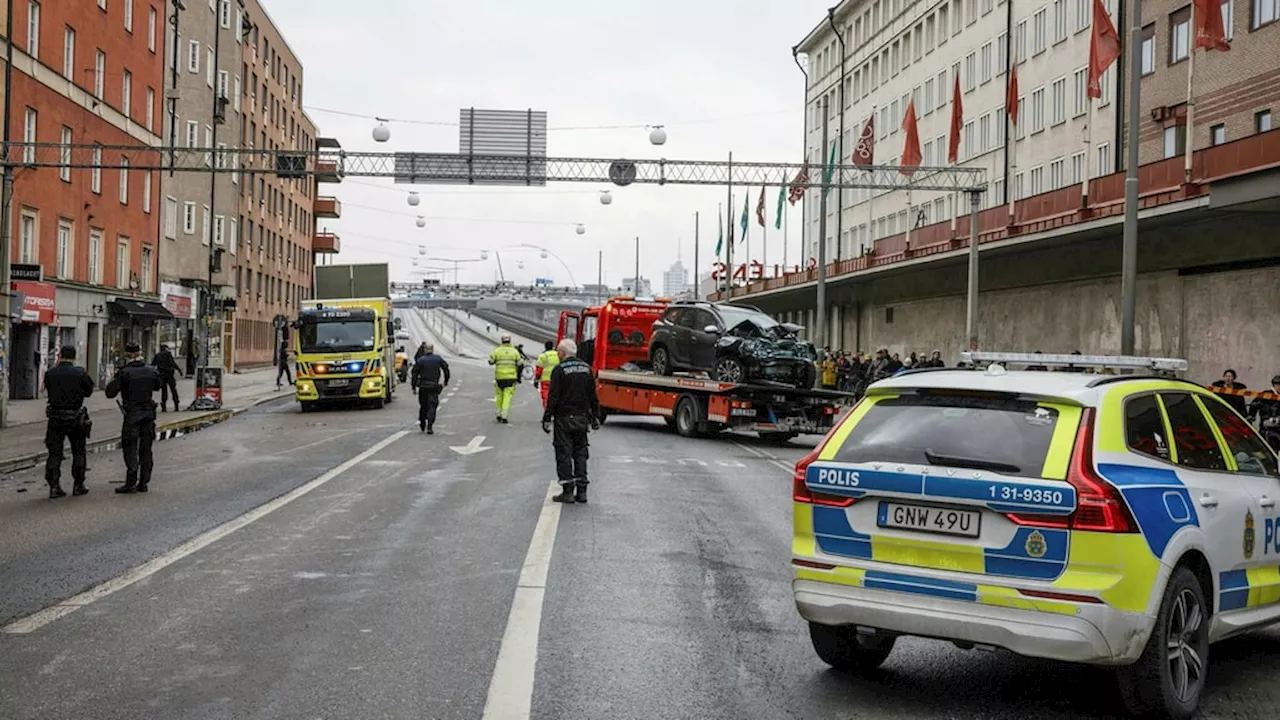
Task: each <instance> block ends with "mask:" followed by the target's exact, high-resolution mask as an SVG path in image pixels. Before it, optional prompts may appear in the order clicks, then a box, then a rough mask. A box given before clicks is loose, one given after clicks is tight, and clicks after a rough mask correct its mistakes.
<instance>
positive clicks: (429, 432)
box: [427, 425, 436, 435]
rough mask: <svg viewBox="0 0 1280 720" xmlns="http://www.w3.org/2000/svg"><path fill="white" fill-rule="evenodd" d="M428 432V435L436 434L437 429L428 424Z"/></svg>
mask: <svg viewBox="0 0 1280 720" xmlns="http://www.w3.org/2000/svg"><path fill="white" fill-rule="evenodd" d="M427 434H428V435H435V434H436V429H435V428H434V427H432V426H430V425H428V426H427Z"/></svg>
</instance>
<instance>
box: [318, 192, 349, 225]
mask: <svg viewBox="0 0 1280 720" xmlns="http://www.w3.org/2000/svg"><path fill="white" fill-rule="evenodd" d="M314 211H315V216H316V217H317V218H327V219H329V220H337V219H338V218H340V217H342V203H341V202H339V201H338V198H336V197H329V196H328V195H317V196H316V204H315V208H314Z"/></svg>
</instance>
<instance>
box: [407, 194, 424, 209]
mask: <svg viewBox="0 0 1280 720" xmlns="http://www.w3.org/2000/svg"><path fill="white" fill-rule="evenodd" d="M420 202H422V198H420V197H418V193H416V192H411V193H409V206H410V207H418V203H420Z"/></svg>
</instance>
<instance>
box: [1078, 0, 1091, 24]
mask: <svg viewBox="0 0 1280 720" xmlns="http://www.w3.org/2000/svg"><path fill="white" fill-rule="evenodd" d="M1075 2H1076V32H1084V31H1085V30H1088V29H1089V26H1090V24H1091V23H1092V22H1093V3H1092V2H1091V0H1075Z"/></svg>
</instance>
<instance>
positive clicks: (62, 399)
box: [44, 345, 93, 500]
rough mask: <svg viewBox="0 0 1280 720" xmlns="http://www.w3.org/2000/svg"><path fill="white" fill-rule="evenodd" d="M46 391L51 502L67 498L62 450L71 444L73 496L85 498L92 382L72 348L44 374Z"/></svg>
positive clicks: (46, 475)
mask: <svg viewBox="0 0 1280 720" xmlns="http://www.w3.org/2000/svg"><path fill="white" fill-rule="evenodd" d="M44 389H45V392H47V393H48V395H49V405H48V407H47V408H46V409H45V415H47V416H48V418H49V422H48V425H47V426H46V427H45V431H44V444H45V447H46V448H47V449H48V450H49V457H48V459H46V460H45V464H44V479H45V481H46V482H48V483H49V499H51V500H52V499H57V498H61V497H66V496H67V493H66V492H64V491H63V489H62V448H63V445H64V444H65V443H66V442H67V441H70V442H71V479H72V481H73V482H74V483H75V484H74V485H72V487H71V494H72V495H84V494H85V493H87V492H89V488H87V487H85V486H84V480H85V472H86V471H87V470H88V466H89V458H88V454H87V452H86V450H85V445H86V441H87V440H88V439H89V429H90V427H92V426H91V424H90V423H89V413H88V411H87V410H85V407H84V401H85V398H87V397H89V396H90V395H92V394H93V380H91V379H90V378H89V374H88V373H86V372H85V371H84V368H82V367H77V366H76V349H75V348H74V347H72V346H70V345H67V346H65V347H63V348H62V350H61V351H60V352H59V353H58V364H57V365H54V366H53V367H52V368H49V370H48V371H47V372H45V374H44Z"/></svg>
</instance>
